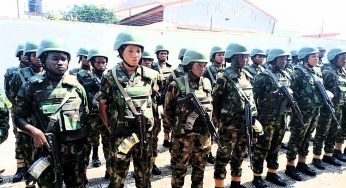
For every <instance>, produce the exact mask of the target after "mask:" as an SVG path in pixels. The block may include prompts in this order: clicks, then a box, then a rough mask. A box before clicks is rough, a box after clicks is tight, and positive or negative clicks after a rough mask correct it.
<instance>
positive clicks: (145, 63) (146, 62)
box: [142, 58, 153, 67]
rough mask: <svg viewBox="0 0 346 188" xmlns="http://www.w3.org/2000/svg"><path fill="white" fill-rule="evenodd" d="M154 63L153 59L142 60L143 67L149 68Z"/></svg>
mask: <svg viewBox="0 0 346 188" xmlns="http://www.w3.org/2000/svg"><path fill="white" fill-rule="evenodd" d="M152 62H153V60H152V59H149V58H142V66H145V67H149V66H150V65H151V63H152Z"/></svg>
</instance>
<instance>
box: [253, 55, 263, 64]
mask: <svg viewBox="0 0 346 188" xmlns="http://www.w3.org/2000/svg"><path fill="white" fill-rule="evenodd" d="M264 58H265V56H264V55H255V58H254V59H253V60H254V63H256V64H257V65H262V64H263V62H264Z"/></svg>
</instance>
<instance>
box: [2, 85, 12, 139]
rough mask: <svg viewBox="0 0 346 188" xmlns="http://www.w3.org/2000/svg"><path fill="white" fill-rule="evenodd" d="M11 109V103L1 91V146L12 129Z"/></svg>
mask: <svg viewBox="0 0 346 188" xmlns="http://www.w3.org/2000/svg"><path fill="white" fill-rule="evenodd" d="M9 108H11V103H10V102H9V101H8V99H7V98H6V96H5V94H3V93H2V91H0V116H1V117H0V144H2V143H3V142H4V141H5V140H6V139H7V137H8V129H9V128H10V124H9Z"/></svg>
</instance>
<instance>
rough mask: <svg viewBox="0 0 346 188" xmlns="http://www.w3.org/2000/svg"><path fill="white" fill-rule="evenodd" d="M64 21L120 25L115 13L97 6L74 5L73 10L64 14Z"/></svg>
mask: <svg viewBox="0 0 346 188" xmlns="http://www.w3.org/2000/svg"><path fill="white" fill-rule="evenodd" d="M63 19H64V20H68V21H80V22H94V23H109V24H116V23H118V20H117V17H116V15H115V13H114V12H113V11H111V10H108V9H107V8H103V7H97V6H95V5H81V6H80V5H74V6H73V7H72V9H71V10H69V11H68V12H67V13H65V14H64V16H63Z"/></svg>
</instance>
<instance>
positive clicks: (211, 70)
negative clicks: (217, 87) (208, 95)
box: [204, 65, 221, 85]
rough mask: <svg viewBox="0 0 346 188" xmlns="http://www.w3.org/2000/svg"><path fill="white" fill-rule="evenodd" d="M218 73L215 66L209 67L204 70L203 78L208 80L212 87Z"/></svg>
mask: <svg viewBox="0 0 346 188" xmlns="http://www.w3.org/2000/svg"><path fill="white" fill-rule="evenodd" d="M220 70H221V69H220ZM218 71H219V70H218V68H217V67H216V66H215V65H210V66H208V67H207V70H206V72H205V74H204V76H205V77H206V78H208V79H209V80H210V82H211V84H212V85H214V84H215V83H216V75H217V73H218Z"/></svg>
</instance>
